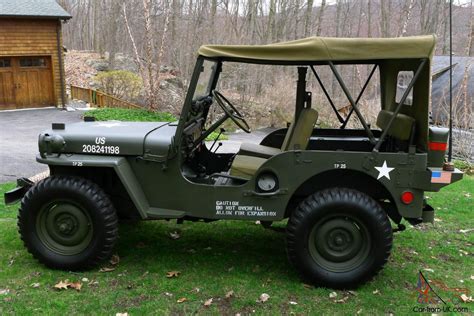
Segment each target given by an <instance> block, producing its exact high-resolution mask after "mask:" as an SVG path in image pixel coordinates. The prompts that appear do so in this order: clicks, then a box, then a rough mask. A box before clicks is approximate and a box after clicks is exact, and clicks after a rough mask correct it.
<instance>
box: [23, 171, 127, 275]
mask: <svg viewBox="0 0 474 316" xmlns="http://www.w3.org/2000/svg"><path fill="white" fill-rule="evenodd" d="M18 230H19V232H20V236H21V239H22V240H23V242H24V244H25V246H26V248H27V249H28V251H29V252H30V253H31V254H32V255H33V257H35V258H36V259H38V261H40V262H41V263H43V264H45V265H46V266H48V267H51V268H57V269H67V270H81V269H87V268H91V267H93V266H95V265H97V264H98V263H99V262H100V261H101V260H103V259H106V258H107V257H109V256H110V255H111V253H112V250H113V247H114V245H115V242H116V240H117V237H118V221H117V214H116V211H115V209H114V207H113V205H112V202H111V201H110V199H109V198H108V196H107V195H106V194H105V192H104V191H103V190H102V189H101V188H99V186H97V185H96V184H94V183H93V182H91V181H89V180H86V179H83V178H79V177H70V176H52V177H49V178H46V179H44V180H42V181H40V182H39V183H38V184H37V185H35V186H34V187H32V188H31V189H30V190H29V191H28V192H27V193H26V195H25V196H24V198H23V200H22V202H21V207H20V211H19V215H18Z"/></svg>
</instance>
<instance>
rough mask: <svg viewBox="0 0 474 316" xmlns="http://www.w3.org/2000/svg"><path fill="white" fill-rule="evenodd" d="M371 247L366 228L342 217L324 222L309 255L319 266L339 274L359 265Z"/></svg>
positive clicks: (315, 233)
mask: <svg viewBox="0 0 474 316" xmlns="http://www.w3.org/2000/svg"><path fill="white" fill-rule="evenodd" d="M369 245H370V240H369V238H368V233H367V230H366V229H365V227H361V225H360V224H358V223H356V221H354V220H353V219H351V218H349V217H347V216H343V215H340V216H328V218H326V219H323V220H321V221H320V223H319V224H316V225H315V227H313V229H312V231H311V233H310V238H309V251H310V253H311V256H312V257H313V259H314V260H315V261H316V263H318V264H319V265H321V266H323V267H325V268H326V269H328V270H331V271H336V272H340V271H345V270H346V269H351V268H353V267H355V266H357V265H358V264H360V262H361V259H363V258H365V256H366V255H367V254H368V250H369Z"/></svg>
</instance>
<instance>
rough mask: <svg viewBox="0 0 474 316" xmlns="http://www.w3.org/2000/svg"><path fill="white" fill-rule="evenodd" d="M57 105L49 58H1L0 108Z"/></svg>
mask: <svg viewBox="0 0 474 316" xmlns="http://www.w3.org/2000/svg"><path fill="white" fill-rule="evenodd" d="M52 105H54V94H53V78H52V74H51V59H50V58H49V57H0V109H15V108H16V109H22V108H30V107H45V106H52Z"/></svg>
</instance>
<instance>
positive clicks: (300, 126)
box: [281, 108, 318, 151]
mask: <svg viewBox="0 0 474 316" xmlns="http://www.w3.org/2000/svg"><path fill="white" fill-rule="evenodd" d="M317 120H318V111H316V110H315V109H312V108H304V109H302V110H301V112H300V115H299V116H298V118H296V123H295V122H293V123H292V124H291V126H290V128H288V132H287V133H286V136H285V140H284V141H283V145H282V146H281V150H282V151H287V150H295V149H300V150H305V149H306V147H308V143H309V138H310V137H311V134H312V133H313V128H314V124H316V121H317Z"/></svg>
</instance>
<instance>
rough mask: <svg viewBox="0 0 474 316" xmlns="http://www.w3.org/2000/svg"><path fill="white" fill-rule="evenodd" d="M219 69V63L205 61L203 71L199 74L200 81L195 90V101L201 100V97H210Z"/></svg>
mask: <svg viewBox="0 0 474 316" xmlns="http://www.w3.org/2000/svg"><path fill="white" fill-rule="evenodd" d="M216 67H217V63H216V62H214V61H209V60H204V63H203V64H202V70H201V73H200V74H199V80H198V82H197V85H196V90H194V95H193V100H197V99H200V98H201V97H205V96H208V95H209V93H210V92H211V91H210V89H211V84H212V78H213V77H214V72H215V69H216Z"/></svg>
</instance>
